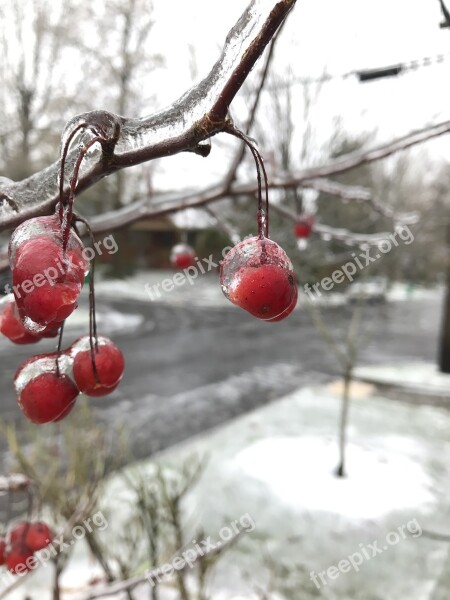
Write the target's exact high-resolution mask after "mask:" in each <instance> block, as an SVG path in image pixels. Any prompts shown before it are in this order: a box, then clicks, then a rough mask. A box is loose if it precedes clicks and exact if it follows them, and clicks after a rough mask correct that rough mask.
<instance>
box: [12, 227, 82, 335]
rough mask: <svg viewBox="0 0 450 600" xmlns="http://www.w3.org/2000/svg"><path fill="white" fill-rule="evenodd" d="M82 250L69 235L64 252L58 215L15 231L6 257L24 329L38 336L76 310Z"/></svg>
mask: <svg viewBox="0 0 450 600" xmlns="http://www.w3.org/2000/svg"><path fill="white" fill-rule="evenodd" d="M83 250H84V246H83V244H82V242H81V240H80V239H79V238H78V236H77V235H76V234H75V233H74V232H73V231H71V232H70V235H69V241H68V245H67V248H66V251H65V252H64V251H63V240H62V233H61V224H60V222H59V219H58V217H57V215H54V216H52V217H37V218H35V219H30V220H29V221H26V222H25V223H23V224H22V225H20V226H19V227H18V228H17V229H16V230H15V231H14V233H13V235H12V238H11V242H10V246H9V257H10V265H11V270H12V274H13V289H14V296H15V299H16V302H17V306H18V309H19V314H20V316H21V318H22V320H24V325H25V328H27V329H29V330H30V331H32V332H33V333H40V331H41V330H42V329H43V328H44V327H46V326H47V325H49V324H55V323H58V324H59V323H60V322H61V321H63V320H64V319H66V318H67V317H68V316H69V315H70V314H71V313H72V312H73V310H74V309H75V308H76V306H77V299H78V296H79V294H80V292H81V287H82V285H83V282H84V277H85V273H86V271H87V269H88V266H89V265H88V261H87V259H86V258H85V257H84V254H83Z"/></svg>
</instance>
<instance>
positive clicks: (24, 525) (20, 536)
mask: <svg viewBox="0 0 450 600" xmlns="http://www.w3.org/2000/svg"><path fill="white" fill-rule="evenodd" d="M29 528H30V522H29V521H21V522H20V523H16V525H14V527H13V528H12V529H11V531H10V532H9V533H8V540H7V541H8V546H17V545H20V544H24V543H25V537H26V535H27V532H28V530H29Z"/></svg>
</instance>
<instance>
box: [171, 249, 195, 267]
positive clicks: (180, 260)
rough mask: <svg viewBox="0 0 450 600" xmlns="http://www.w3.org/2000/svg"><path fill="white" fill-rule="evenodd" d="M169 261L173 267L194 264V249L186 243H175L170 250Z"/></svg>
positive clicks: (191, 265)
mask: <svg viewBox="0 0 450 600" xmlns="http://www.w3.org/2000/svg"><path fill="white" fill-rule="evenodd" d="M170 262H171V264H172V266H173V267H175V268H178V269H187V268H188V267H193V266H194V265H195V250H194V249H193V248H191V246H189V245H188V244H177V245H176V246H174V247H173V248H172V250H171V252H170Z"/></svg>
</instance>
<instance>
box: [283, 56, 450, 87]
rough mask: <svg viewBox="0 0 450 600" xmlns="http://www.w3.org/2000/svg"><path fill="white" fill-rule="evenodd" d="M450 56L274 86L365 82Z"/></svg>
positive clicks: (293, 79)
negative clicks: (342, 81)
mask: <svg viewBox="0 0 450 600" xmlns="http://www.w3.org/2000/svg"><path fill="white" fill-rule="evenodd" d="M449 58H450V53H446V54H436V55H435V56H425V57H423V58H420V59H416V60H410V61H408V62H399V63H396V64H394V65H388V66H384V67H377V68H374V69H353V70H352V71H347V72H344V73H338V74H335V75H333V74H331V73H324V74H323V75H321V76H320V77H294V78H292V79H290V80H289V82H287V84H286V85H283V84H281V85H276V86H272V87H274V88H280V87H287V86H289V85H293V84H299V85H310V84H319V83H330V82H332V81H337V80H345V79H349V78H356V80H357V81H359V82H361V83H365V82H368V81H374V80H377V79H384V78H386V77H395V76H397V75H403V74H405V73H411V72H414V71H418V70H420V69H424V68H427V67H431V66H434V65H438V64H443V63H444V62H446V61H448V60H449Z"/></svg>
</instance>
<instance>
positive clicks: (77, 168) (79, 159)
mask: <svg viewBox="0 0 450 600" xmlns="http://www.w3.org/2000/svg"><path fill="white" fill-rule="evenodd" d="M104 141H105V138H103V137H102V136H100V135H96V136H95V137H93V138H92V139H91V140H89V141H88V142H87V143H86V144H85V145H84V146H83V148H81V150H80V152H79V154H78V157H77V160H76V163H75V166H74V168H73V174H72V179H71V181H70V192H69V200H68V203H67V210H66V214H65V217H64V223H63V251H64V253H65V252H66V248H67V244H68V242H69V232H70V227H71V224H72V214H73V203H74V199H75V188H76V186H77V182H78V174H79V172H80V167H81V163H82V162H83V158H84V157H85V156H86V154H87V152H88V151H89V149H90V148H91V146H93V145H94V144H96V143H97V142H104Z"/></svg>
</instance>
